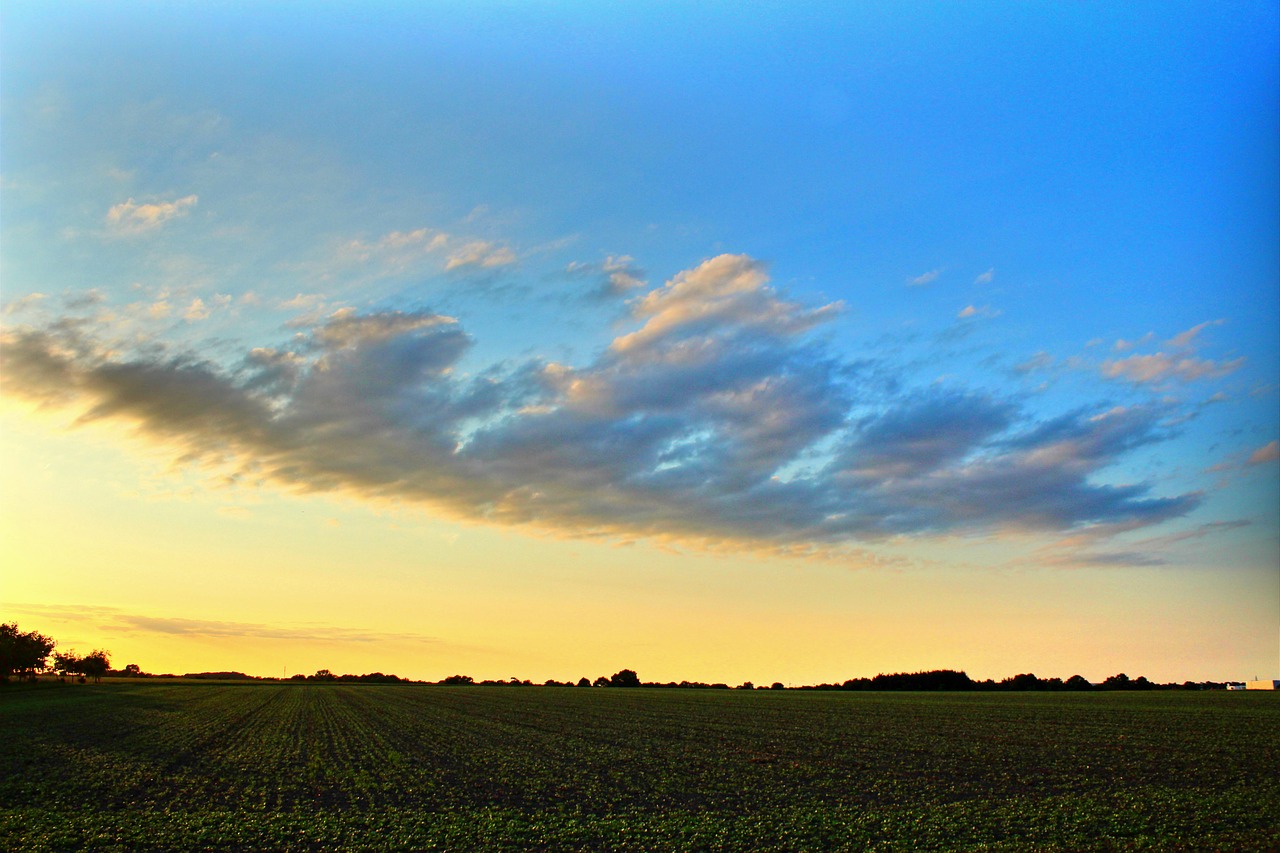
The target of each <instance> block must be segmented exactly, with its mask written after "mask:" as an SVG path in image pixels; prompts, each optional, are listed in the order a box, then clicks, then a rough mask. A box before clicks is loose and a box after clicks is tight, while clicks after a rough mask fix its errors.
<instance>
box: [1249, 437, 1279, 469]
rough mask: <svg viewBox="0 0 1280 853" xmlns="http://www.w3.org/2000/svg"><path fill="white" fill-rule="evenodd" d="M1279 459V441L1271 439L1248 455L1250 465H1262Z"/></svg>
mask: <svg viewBox="0 0 1280 853" xmlns="http://www.w3.org/2000/svg"><path fill="white" fill-rule="evenodd" d="M1277 459H1280V441H1272V442H1269V443H1268V444H1264V445H1263V446H1262V447H1259V448H1258V449H1257V450H1255V451H1253V453H1251V454H1250V455H1249V464H1250V465H1263V464H1265V463H1267V462H1275V461H1276V460H1277Z"/></svg>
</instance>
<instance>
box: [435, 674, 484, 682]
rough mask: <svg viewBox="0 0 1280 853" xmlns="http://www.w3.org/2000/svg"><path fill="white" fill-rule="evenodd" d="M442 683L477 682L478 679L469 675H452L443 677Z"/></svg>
mask: <svg viewBox="0 0 1280 853" xmlns="http://www.w3.org/2000/svg"><path fill="white" fill-rule="evenodd" d="M440 683H441V684H475V683H476V680H475V679H474V678H472V677H471V676H469V675H451V676H449V677H448V678H445V679H442V680H441V681H440Z"/></svg>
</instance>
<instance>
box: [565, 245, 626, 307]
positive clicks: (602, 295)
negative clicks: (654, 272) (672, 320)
mask: <svg viewBox="0 0 1280 853" xmlns="http://www.w3.org/2000/svg"><path fill="white" fill-rule="evenodd" d="M565 272H566V273H568V274H569V275H570V276H573V277H575V278H581V277H586V278H591V279H595V280H596V282H597V284H596V288H595V290H594V291H593V292H592V293H591V294H590V295H591V296H592V297H594V298H597V299H615V298H618V297H622V296H629V295H631V294H632V293H634V292H635V291H636V290H638V289H640V288H642V287H644V286H645V284H646V282H645V280H644V276H645V272H644V270H642V269H640V268H639V267H637V266H636V265H635V258H632V257H631V256H630V255H619V256H616V257H615V256H613V255H610V256H609V257H607V258H605V260H604V262H603V263H599V264H593V263H583V262H581V261H573V262H572V263H570V264H569V265H568V266H567V267H566V268H565Z"/></svg>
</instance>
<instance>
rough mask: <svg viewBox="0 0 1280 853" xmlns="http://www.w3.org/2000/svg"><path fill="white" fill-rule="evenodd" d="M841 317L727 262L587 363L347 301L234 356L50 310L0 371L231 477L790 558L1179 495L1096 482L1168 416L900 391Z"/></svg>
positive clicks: (1157, 504)
mask: <svg viewBox="0 0 1280 853" xmlns="http://www.w3.org/2000/svg"><path fill="white" fill-rule="evenodd" d="M838 310H839V306H838V305H830V306H825V307H820V308H810V307H806V306H803V305H799V304H796V303H794V302H792V301H789V300H787V299H785V298H783V297H782V296H781V295H779V294H778V293H777V292H776V291H775V290H774V289H773V288H771V287H770V286H769V284H768V277H767V275H766V274H765V272H764V270H763V268H762V267H761V266H760V265H759V264H758V263H757V262H755V261H753V260H752V259H750V258H746V257H744V256H731V255H724V256H720V257H718V258H713V259H711V260H709V261H707V262H705V263H703V264H702V265H700V266H698V267H696V268H694V269H691V270H688V271H686V272H684V273H681V274H680V275H678V276H676V277H675V278H673V279H672V280H671V281H669V282H668V283H667V284H666V285H664V286H663V287H660V288H657V289H655V290H652V291H650V292H649V293H648V294H646V295H645V296H643V297H642V298H640V299H637V300H634V301H633V302H632V311H633V319H634V320H635V323H636V326H635V327H634V329H633V331H630V332H628V333H626V334H623V335H621V336H620V337H618V338H617V339H616V340H615V341H614V342H613V344H612V345H611V346H610V347H609V348H608V349H607V350H606V351H604V352H603V353H601V354H600V355H599V356H598V357H597V358H596V359H595V360H594V361H593V362H591V363H589V364H586V365H585V366H581V367H573V366H567V365H561V364H554V363H546V362H541V361H536V360H534V361H528V362H525V363H522V364H517V365H507V366H503V367H500V368H495V369H493V370H490V371H488V372H485V373H483V374H480V375H477V376H464V375H459V374H458V372H457V365H458V362H459V359H460V358H461V357H462V356H463V355H464V353H466V352H467V351H468V349H469V347H470V346H471V340H470V338H469V336H468V335H467V334H466V333H465V331H463V329H462V328H461V326H460V325H459V324H458V323H457V322H456V321H454V320H453V319H452V318H449V317H444V316H440V315H437V314H432V313H429V312H381V313H366V314H358V313H356V312H354V311H351V310H346V309H344V310H343V311H339V312H337V313H335V314H333V315H331V316H330V317H328V318H327V319H325V320H323V321H321V322H319V323H317V324H315V325H314V326H313V327H311V328H310V329H309V330H307V331H306V333H304V334H303V335H300V336H299V337H298V338H297V339H295V341H294V342H293V343H292V344H291V349H288V350H282V349H275V348H269V347H262V348H257V349H253V350H251V351H250V352H248V354H247V355H245V356H243V357H242V358H241V359H240V360H239V361H238V362H237V363H236V364H235V365H234V366H231V367H227V366H224V365H222V364H220V363H216V362H213V361H210V360H205V359H202V358H200V357H197V356H193V355H189V354H179V353H172V352H169V351H167V350H164V349H155V348H153V349H151V350H148V351H145V352H144V351H135V352H132V353H131V354H127V355H126V354H121V353H120V352H119V351H118V350H115V349H112V348H109V347H107V346H106V345H105V344H103V345H97V344H96V343H95V340H96V339H95V338H94V336H93V334H92V332H91V331H89V330H87V329H86V327H84V326H83V325H64V326H56V325H55V326H48V327H44V328H38V329H37V328H23V329H17V330H10V331H7V332H5V333H4V338H3V357H4V365H3V369H4V374H5V379H6V391H8V392H9V393H13V394H17V395H24V396H27V397H31V398H35V399H37V400H41V401H45V402H50V403H58V404H62V405H72V406H74V407H75V408H76V410H77V411H78V413H79V416H80V417H81V419H83V420H95V419H99V420H100V419H108V418H112V419H123V420H126V421H128V422H131V423H133V424H136V425H137V427H138V428H139V429H140V430H141V431H142V432H144V433H146V434H149V435H152V436H156V437H159V438H162V439H164V440H165V441H166V442H169V443H170V444H172V445H173V446H174V447H175V448H176V449H177V450H178V452H179V453H180V455H181V457H182V458H184V459H191V460H206V459H207V460H217V461H219V462H220V463H225V461H226V460H228V459H230V460H234V464H236V465H238V466H239V467H240V469H241V470H240V472H239V473H240V474H242V475H243V476H244V478H245V480H246V481H250V482H257V481H260V480H264V479H265V480H270V481H274V482H276V483H280V484H283V485H286V486H289V487H293V488H300V489H304V490H312V491H330V490H341V491H347V492H354V493H358V494H361V495H365V496H369V497H379V498H393V499H397V500H402V501H411V502H420V503H423V504H426V505H429V506H432V507H435V508H437V509H440V510H444V511H447V512H451V513H454V514H456V515H460V516H464V517H468V518H479V519H487V520H490V521H492V522H496V523H503V524H532V525H537V526H539V527H543V528H551V529H555V530H558V531H560V532H563V533H566V534H569V535H580V536H587V535H614V536H620V537H626V538H632V537H636V536H653V537H661V538H663V539H671V538H675V539H684V540H688V541H694V542H701V543H703V544H722V543H736V544H740V545H749V546H752V547H775V548H778V549H781V550H786V551H788V552H794V551H796V550H800V551H804V550H806V549H815V550H826V549H843V548H850V549H851V548H853V547H855V546H856V543H857V542H859V541H869V540H875V539H879V538H882V537H888V536H896V535H903V534H913V533H924V534H946V533H953V532H968V531H973V530H992V529H1006V528H1019V529H1035V530H1048V531H1070V530H1073V529H1079V528H1081V527H1084V526H1088V525H1102V524H1126V525H1130V526H1135V525H1137V526H1140V525H1144V524H1150V523H1155V522H1158V521H1161V520H1164V519H1167V518H1171V517H1174V516H1177V515H1181V514H1183V513H1186V512H1187V511H1189V510H1190V509H1191V508H1192V507H1194V506H1195V505H1196V503H1197V501H1198V499H1199V498H1198V496H1197V495H1193V494H1192V495H1177V496H1172V497H1158V496H1153V495H1152V493H1151V488H1150V487H1149V486H1147V485H1143V484H1135V485H1105V484H1100V483H1098V482H1096V481H1095V476H1096V475H1097V474H1098V472H1099V471H1101V470H1102V469H1104V468H1106V467H1107V466H1109V465H1111V464H1112V463H1113V462H1115V461H1116V460H1118V459H1120V458H1121V457H1123V456H1124V454H1126V453H1129V452H1131V451H1132V450H1134V449H1136V448H1139V447H1142V446H1143V445H1145V444H1149V443H1151V442H1157V441H1161V440H1163V439H1164V438H1167V437H1168V431H1167V428H1166V427H1163V426H1162V418H1163V417H1164V416H1165V415H1166V414H1167V412H1165V411H1164V410H1163V409H1160V408H1158V407H1149V408H1142V407H1131V408H1128V409H1110V410H1101V409H1100V410H1090V411H1078V412H1073V413H1069V414H1067V415H1063V416H1061V417H1058V418H1056V419H1052V420H1049V421H1045V422H1035V421H1033V420H1031V419H1029V418H1028V417H1027V415H1026V413H1025V412H1024V411H1023V410H1022V408H1021V407H1020V405H1019V403H1018V401H1017V400H1015V399H1002V398H996V397H993V396H990V395H986V394H980V393H973V392H970V393H962V392H957V391H950V390H944V389H940V388H936V387H931V388H929V389H926V390H920V391H914V392H903V391H900V390H898V383H899V381H900V380H899V378H897V377H892V376H888V377H886V372H885V368H884V366H883V365H874V366H872V365H870V364H868V363H860V364H854V363H849V362H843V361H840V360H838V359H837V358H835V357H834V356H833V355H832V354H831V352H830V351H829V350H828V349H826V348H824V347H823V346H821V345H819V344H818V343H816V342H814V341H813V340H812V339H811V338H810V337H809V336H808V335H807V334H806V333H807V332H808V331H809V330H810V329H812V328H814V327H815V326H817V325H819V324H821V323H822V322H823V321H824V320H825V319H827V318H828V317H830V316H832V315H833V314H834V313H835V312H837V311H838ZM855 413H857V414H855Z"/></svg>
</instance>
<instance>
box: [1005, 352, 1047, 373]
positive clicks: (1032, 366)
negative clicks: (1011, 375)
mask: <svg viewBox="0 0 1280 853" xmlns="http://www.w3.org/2000/svg"><path fill="white" fill-rule="evenodd" d="M1052 366H1053V356H1051V355H1049V353H1047V352H1045V351H1044V350H1040V351H1039V352H1037V353H1035V354H1034V355H1033V356H1031V358H1029V359H1027V360H1026V361H1024V362H1021V363H1019V364H1015V365H1014V366H1013V369H1014V371H1015V372H1017V373H1024V374H1025V373H1034V372H1036V371H1038V370H1047V369H1048V368H1050V367H1052Z"/></svg>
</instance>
